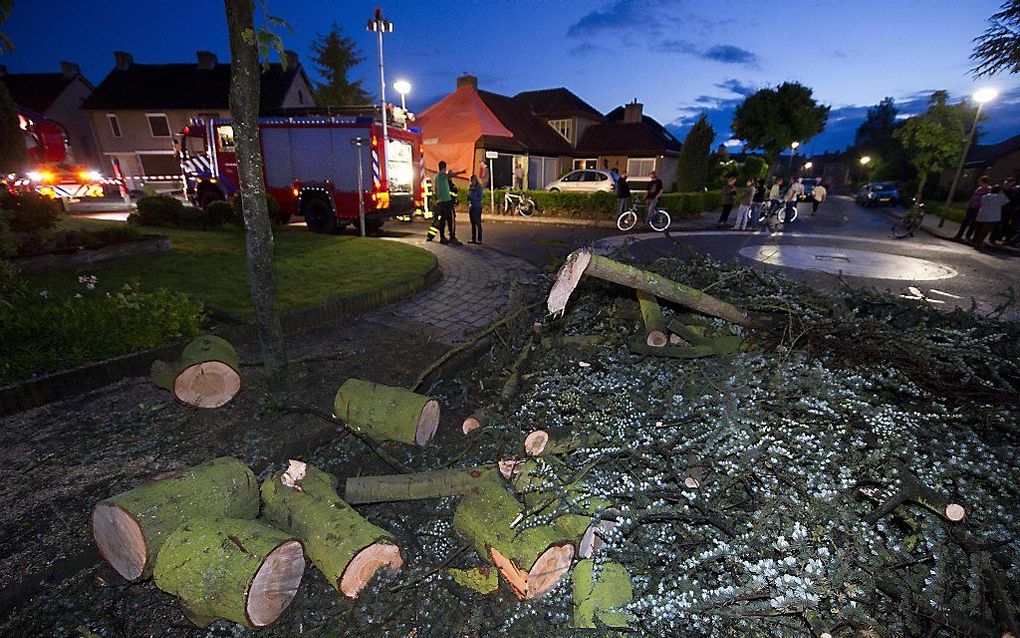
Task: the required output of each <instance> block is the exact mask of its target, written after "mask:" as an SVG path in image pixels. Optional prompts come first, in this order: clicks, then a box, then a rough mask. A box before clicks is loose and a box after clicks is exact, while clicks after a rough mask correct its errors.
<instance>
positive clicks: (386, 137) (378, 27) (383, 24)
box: [368, 9, 393, 148]
mask: <svg viewBox="0 0 1020 638" xmlns="http://www.w3.org/2000/svg"><path fill="white" fill-rule="evenodd" d="M368 30H369V31H375V33H376V35H377V36H378V39H379V105H380V106H381V107H382V113H381V115H382V137H383V148H389V141H390V134H389V130H388V129H387V128H386V74H385V73H384V71H383V46H382V36H383V34H384V33H390V32H392V31H393V23H392V22H390V21H389V20H384V19H383V17H382V9H376V10H375V15H373V16H372V19H371V20H369V21H368Z"/></svg>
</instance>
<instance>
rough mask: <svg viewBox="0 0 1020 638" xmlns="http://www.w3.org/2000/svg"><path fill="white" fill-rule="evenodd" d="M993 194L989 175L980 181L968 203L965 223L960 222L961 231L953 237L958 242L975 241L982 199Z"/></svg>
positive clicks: (964, 215) (982, 177)
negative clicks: (964, 240)
mask: <svg viewBox="0 0 1020 638" xmlns="http://www.w3.org/2000/svg"><path fill="white" fill-rule="evenodd" d="M990 192H992V188H991V180H989V179H988V176H987V175H982V176H981V179H979V180H978V186H977V188H975V189H974V194H973V195H971V196H970V201H969V202H967V211H966V212H965V213H964V214H963V221H962V222H960V230H958V231H956V235H955V236H954V237H953V239H955V240H956V241H961V240H963V239H973V237H974V233H976V232H977V222H976V221H975V220H976V219H977V214H978V211H979V210H981V198H982V197H984V196H985V195H987V194H988V193H990Z"/></svg>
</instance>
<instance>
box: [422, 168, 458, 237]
mask: <svg viewBox="0 0 1020 638" xmlns="http://www.w3.org/2000/svg"><path fill="white" fill-rule="evenodd" d="M453 175H454V174H453V173H450V172H448V171H447V170H446V162H445V161H441V162H439V172H438V173H436V179H435V180H434V184H435V191H436V207H437V210H436V217H435V219H434V220H433V222H432V228H430V229H429V233H428V237H426V241H432V240H433V239H434V238H435V235H436V230H438V234H439V243H440V244H452V245H454V246H459V245H461V244H460V241H458V240H457V228H456V226H455V224H454V217H453V214H454V209H453V205H454V197H455V196H456V194H457V187H456V186H454V185H453V181H452V178H453ZM446 228H449V229H450V238H449V239H447V238H446V233H445V232H444V231H445V230H446Z"/></svg>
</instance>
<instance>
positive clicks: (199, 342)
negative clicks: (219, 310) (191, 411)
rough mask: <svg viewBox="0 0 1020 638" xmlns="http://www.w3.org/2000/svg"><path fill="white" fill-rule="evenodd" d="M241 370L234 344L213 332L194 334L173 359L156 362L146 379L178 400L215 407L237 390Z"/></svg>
mask: <svg viewBox="0 0 1020 638" xmlns="http://www.w3.org/2000/svg"><path fill="white" fill-rule="evenodd" d="M240 369H241V367H240V364H239V363H238V359H237V352H236V351H235V350H234V346H232V345H230V342H229V341H227V340H226V339H221V338H220V337H216V336H213V335H203V336H201V337H198V338H197V339H195V340H194V341H192V342H191V343H189V344H188V345H187V346H185V348H184V351H183V352H182V353H181V358H180V359H178V360H177V361H173V362H168V361H156V362H154V363H153V364H152V371H151V375H150V378H151V379H152V382H153V383H154V384H156V385H157V386H159V387H161V388H164V389H166V390H169V391H170V392H172V393H173V395H174V397H175V398H176V399H177V400H178V401H180V402H181V403H186V404H188V405H193V406H195V407H196V408H218V407H220V406H223V405H226V404H227V403H230V401H231V400H232V399H233V398H234V397H235V396H237V393H238V392H240V391H241V374H240V372H239V370H240Z"/></svg>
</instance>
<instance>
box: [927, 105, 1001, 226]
mask: <svg viewBox="0 0 1020 638" xmlns="http://www.w3.org/2000/svg"><path fill="white" fill-rule="evenodd" d="M998 95H999V92H998V91H996V90H995V89H993V88H992V87H990V86H986V87H985V88H983V89H978V90H977V91H974V95H973V96H972V97H973V99H974V101H975V102H977V105H978V107H977V112H976V113H974V124H973V126H971V127H970V134H968V135H967V143H966V144H965V145H964V147H963V154H962V155H960V164H959V165H958V166H957V167H956V175H955V176H953V185H952V186H950V187H949V195H947V196H946V205H945V206H943V207H942V217H941V218H940V219H939V228H942V227H943V226H944V225H945V223H946V214H948V213H949V205H950V204H951V203H952V201H953V194H954V193H956V185H957V184H958V183H959V182H960V174H961V173H963V163H964V162H965V161H967V153H969V152H970V143H971V142H973V141H974V131H976V130H977V125H978V118H979V117H981V107H983V106H984V105H985V103H986V102H991V101H992V100H994V99H995V98H996V96H998Z"/></svg>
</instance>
